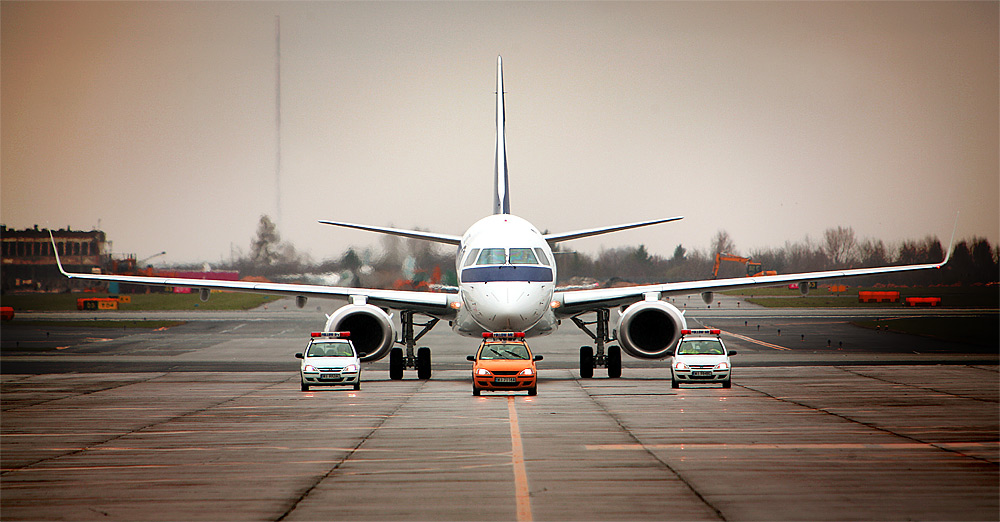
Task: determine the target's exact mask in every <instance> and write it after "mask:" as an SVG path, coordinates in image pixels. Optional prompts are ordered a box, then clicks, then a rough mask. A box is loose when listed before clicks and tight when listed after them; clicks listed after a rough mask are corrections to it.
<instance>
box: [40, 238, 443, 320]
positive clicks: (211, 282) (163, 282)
mask: <svg viewBox="0 0 1000 522" xmlns="http://www.w3.org/2000/svg"><path fill="white" fill-rule="evenodd" d="M49 235H50V236H51V235H52V232H51V231H50V232H49ZM52 250H53V252H55V254H56V264H57V265H58V267H59V271H60V272H62V274H63V275H64V276H66V277H68V278H70V279H87V280H92V281H117V282H119V283H134V284H142V285H152V286H186V287H191V288H200V289H208V290H232V291H235V292H248V293H256V294H268V295H283V296H289V297H291V296H295V297H322V298H332V299H342V300H350V299H355V298H358V297H364V298H365V299H366V302H367V303H368V304H372V305H375V306H380V307H386V308H393V309H397V310H400V309H402V310H412V311H415V312H421V313H426V314H430V315H434V316H438V317H440V316H448V315H451V314H452V313H454V310H453V309H451V308H450V307H449V304H450V303H451V302H452V301H457V300H458V299H459V297H458V294H448V293H441V292H409V291H403V290H378V289H372V288H348V287H338V286H323V285H299V284H289V283H257V282H252V281H220V280H215V279H189V278H181V277H146V276H127V275H109V274H79V273H70V272H67V271H66V270H65V269H63V266H62V261H61V260H60V259H59V251H58V249H56V247H55V238H53V239H52Z"/></svg>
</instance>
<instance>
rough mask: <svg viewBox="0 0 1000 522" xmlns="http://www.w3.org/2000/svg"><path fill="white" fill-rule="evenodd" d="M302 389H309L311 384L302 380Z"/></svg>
mask: <svg viewBox="0 0 1000 522" xmlns="http://www.w3.org/2000/svg"><path fill="white" fill-rule="evenodd" d="M302 391H309V385H308V384H306V383H305V381H302Z"/></svg>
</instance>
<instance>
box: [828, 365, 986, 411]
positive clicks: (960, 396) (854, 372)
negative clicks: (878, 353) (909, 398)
mask: <svg viewBox="0 0 1000 522" xmlns="http://www.w3.org/2000/svg"><path fill="white" fill-rule="evenodd" d="M835 368H837V369H838V370H841V371H845V372H847V373H849V374H851V375H857V376H858V377H864V378H866V379H872V380H876V381H879V382H884V383H886V384H896V385H899V386H906V387H908V388H916V389H918V390H924V391H929V392H934V393H940V394H942V395H948V396H950V397H958V398H959V399H968V400H970V401H980V402H992V403H994V404H996V403H998V402H1000V401H997V400H996V399H983V398H980V397H969V396H968V395H959V394H957V393H951V392H948V391H944V390H937V389H934V388H928V387H927V386H917V385H915V384H907V383H905V382H897V381H890V380H889V379H886V378H883V377H876V376H874V375H866V374H864V373H860V372H857V371H854V370H851V369H849V368H843V367H840V366H835ZM970 368H974V366H970Z"/></svg>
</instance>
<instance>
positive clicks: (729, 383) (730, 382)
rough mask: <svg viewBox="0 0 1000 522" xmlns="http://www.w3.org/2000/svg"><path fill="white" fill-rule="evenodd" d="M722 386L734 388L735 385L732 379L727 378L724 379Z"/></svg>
mask: <svg viewBox="0 0 1000 522" xmlns="http://www.w3.org/2000/svg"><path fill="white" fill-rule="evenodd" d="M722 387H723V388H732V387H733V380H732V379H726V380H724V381H722Z"/></svg>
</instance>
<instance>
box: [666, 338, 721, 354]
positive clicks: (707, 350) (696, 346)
mask: <svg viewBox="0 0 1000 522" xmlns="http://www.w3.org/2000/svg"><path fill="white" fill-rule="evenodd" d="M725 353H726V352H724V351H723V349H722V343H720V342H719V341H713V340H705V341H683V342H681V345H680V346H678V347H677V355H724V354H725Z"/></svg>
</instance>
